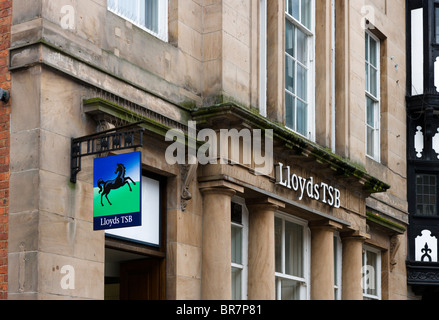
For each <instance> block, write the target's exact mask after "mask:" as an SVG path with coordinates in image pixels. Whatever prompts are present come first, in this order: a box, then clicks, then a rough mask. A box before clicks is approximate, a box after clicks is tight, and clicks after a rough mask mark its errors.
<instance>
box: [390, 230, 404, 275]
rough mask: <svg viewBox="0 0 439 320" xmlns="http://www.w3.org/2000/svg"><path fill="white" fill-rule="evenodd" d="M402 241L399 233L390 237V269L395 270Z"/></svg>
mask: <svg viewBox="0 0 439 320" xmlns="http://www.w3.org/2000/svg"><path fill="white" fill-rule="evenodd" d="M400 245H401V242H400V240H399V237H398V235H397V234H395V235H393V236H392V237H391V238H390V271H393V269H394V268H395V265H396V264H397V260H396V258H395V256H396V253H397V252H398V250H399V247H400Z"/></svg>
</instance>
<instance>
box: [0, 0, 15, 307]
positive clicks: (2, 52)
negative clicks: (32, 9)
mask: <svg viewBox="0 0 439 320" xmlns="http://www.w3.org/2000/svg"><path fill="white" fill-rule="evenodd" d="M11 24H12V0H0V88H2V89H4V90H8V91H9V92H10V89H11V74H10V73H9V70H8V60H9V51H8V49H9V47H10V44H11ZM10 113H11V107H10V102H8V103H6V104H5V103H4V102H0V300H4V299H7V298H8V215H9V210H8V208H9V146H10V144H9V143H10V129H9V128H10V125H9V120H10Z"/></svg>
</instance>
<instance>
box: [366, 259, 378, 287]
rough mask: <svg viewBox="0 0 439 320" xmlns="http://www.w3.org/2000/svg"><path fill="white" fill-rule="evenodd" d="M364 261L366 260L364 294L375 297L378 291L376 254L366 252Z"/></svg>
mask: <svg viewBox="0 0 439 320" xmlns="http://www.w3.org/2000/svg"><path fill="white" fill-rule="evenodd" d="M366 260H367V268H366V270H367V271H366V272H367V274H366V277H367V284H366V293H367V294H371V295H377V292H378V291H377V289H378V282H377V279H378V276H377V272H378V271H379V270H378V264H377V254H376V253H375V252H372V251H366Z"/></svg>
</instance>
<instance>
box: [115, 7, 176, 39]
mask: <svg viewBox="0 0 439 320" xmlns="http://www.w3.org/2000/svg"><path fill="white" fill-rule="evenodd" d="M108 9H109V10H110V11H112V12H114V13H116V14H118V15H120V16H122V17H124V18H125V19H127V20H129V21H130V22H132V23H134V24H135V25H137V26H139V27H141V28H142V29H145V30H146V31H148V32H150V33H152V34H153V35H155V36H156V37H158V38H160V39H162V40H163V41H168V1H162V0H108Z"/></svg>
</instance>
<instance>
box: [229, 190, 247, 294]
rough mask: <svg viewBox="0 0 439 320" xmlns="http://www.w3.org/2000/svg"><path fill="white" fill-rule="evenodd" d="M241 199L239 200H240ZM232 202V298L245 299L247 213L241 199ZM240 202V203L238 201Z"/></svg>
mask: <svg viewBox="0 0 439 320" xmlns="http://www.w3.org/2000/svg"><path fill="white" fill-rule="evenodd" d="M240 200H241V201H240ZM234 201H235V202H232V213H231V215H232V216H231V220H232V299H233V300H246V299H247V256H248V253H247V251H248V249H247V248H248V244H247V243H248V213H247V209H246V207H245V205H244V201H243V200H242V199H234ZM238 202H240V203H238Z"/></svg>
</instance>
